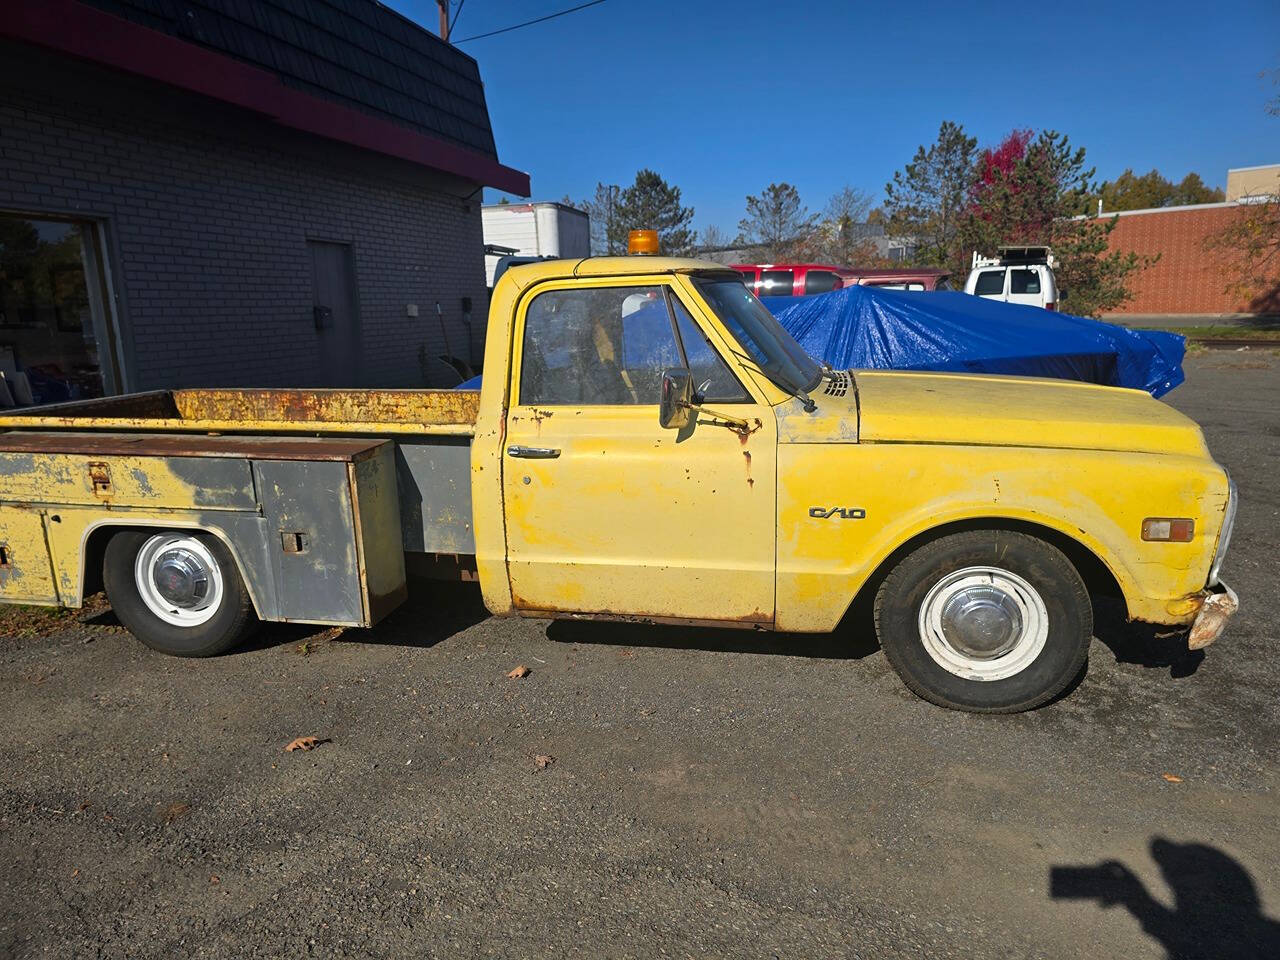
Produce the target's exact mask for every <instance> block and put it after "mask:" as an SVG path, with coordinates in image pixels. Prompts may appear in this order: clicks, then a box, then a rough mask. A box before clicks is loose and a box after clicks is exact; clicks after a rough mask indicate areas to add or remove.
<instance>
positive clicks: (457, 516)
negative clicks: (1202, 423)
mask: <svg viewBox="0 0 1280 960" xmlns="http://www.w3.org/2000/svg"><path fill="white" fill-rule="evenodd" d="M0 431H3V432H0V599H2V600H3V601H5V602H11V603H26V604H50V605H57V606H64V607H75V606H78V605H80V604H81V602H82V600H83V598H84V597H85V595H86V594H87V593H90V592H92V591H94V590H96V589H98V588H99V587H103V588H105V590H106V592H107V595H108V597H109V599H110V601H111V603H112V605H113V607H114V609H115V611H116V613H117V615H118V616H119V618H120V620H121V621H122V622H123V623H124V624H125V625H126V626H127V627H128V628H129V629H130V630H131V631H132V632H133V633H134V634H135V635H136V636H137V637H138V638H139V639H141V640H142V641H143V642H144V643H146V644H148V645H150V646H151V647H154V648H155V649H157V650H160V651H163V652H165V653H170V654H177V655H181V656H207V655H211V654H217V653H221V652H223V651H226V650H228V649H230V648H231V647H232V646H233V645H234V644H236V643H237V642H238V641H239V640H240V639H241V638H242V637H243V636H244V635H245V634H246V632H247V631H248V630H249V629H251V627H252V625H253V624H255V623H256V622H257V621H259V620H289V621H303V622H308V623H322V624H340V625H358V626H369V625H372V624H374V623H376V622H377V621H378V620H379V619H380V618H381V617H382V616H384V615H385V614H386V613H387V612H388V611H390V610H391V609H393V608H394V607H395V606H396V605H397V604H398V603H399V602H400V601H401V600H402V599H403V598H404V597H405V595H406V590H407V587H406V577H405V566H406V554H425V555H428V557H429V558H430V560H431V564H430V565H431V566H432V567H433V568H435V569H448V570H452V571H454V572H455V573H456V574H458V575H461V576H463V577H468V576H474V577H477V578H478V579H479V582H480V586H481V588H482V590H483V594H484V599H485V603H486V605H487V606H488V608H489V610H491V611H492V612H493V613H494V614H496V615H499V616H510V615H516V616H525V617H572V618H606V619H622V620H634V621H643V622H656V623H675V624H711V625H719V626H726V627H745V628H750V629H759V630H780V631H795V632H824V631H833V630H835V629H836V628H837V626H838V625H840V623H841V620H842V618H843V617H844V615H845V613H846V611H847V610H848V609H849V607H850V605H851V604H852V603H853V601H854V600H855V599H856V598H857V597H858V596H859V594H860V593H863V592H864V591H874V594H873V596H874V610H875V622H876V630H877V633H878V636H879V640H880V644H881V646H882V647H883V648H884V651H885V653H886V655H887V656H888V658H889V661H890V662H891V663H892V665H893V667H894V668H895V669H896V670H897V672H898V673H899V675H900V676H901V677H902V679H903V680H904V681H905V682H906V684H907V685H908V686H909V687H910V688H911V689H912V690H914V691H915V692H916V693H917V694H919V695H920V696H922V697H924V698H926V699H928V700H931V701H933V702H934V703H938V704H941V705H943V706H947V707H952V708H956V709H961V710H973V711H1015V710H1024V709H1028V708H1031V707H1035V706H1037V705H1039V704H1042V703H1044V702H1046V701H1047V700H1049V699H1051V698H1053V697H1054V696H1056V695H1057V694H1059V693H1060V692H1061V691H1062V690H1063V689H1064V688H1065V687H1066V686H1067V685H1068V684H1069V683H1070V682H1071V681H1072V680H1073V679H1074V678H1075V677H1076V675H1077V674H1078V673H1079V672H1080V670H1081V669H1082V668H1083V666H1084V663H1085V659H1086V654H1087V651H1088V647H1089V642H1090V637H1091V635H1092V631H1093V613H1092V607H1091V601H1090V593H1089V590H1088V589H1087V585H1090V586H1093V585H1101V586H1103V587H1109V588H1110V589H1112V590H1114V591H1116V592H1118V593H1119V594H1120V595H1121V596H1123V598H1124V601H1125V603H1126V604H1127V610H1128V615H1129V617H1130V618H1133V619H1137V620H1143V621H1149V622H1152V623H1157V624H1169V625H1182V626H1185V627H1187V628H1189V634H1188V637H1189V640H1188V642H1189V643H1190V644H1191V645H1193V646H1203V645H1206V644H1208V643H1210V642H1212V641H1213V640H1214V639H1215V638H1216V637H1217V636H1218V634H1219V633H1220V632H1221V630H1222V628H1223V625H1224V624H1225V622H1226V621H1227V619H1228V618H1229V617H1230V615H1231V614H1232V613H1233V612H1234V610H1235V606H1236V598H1235V595H1234V594H1233V593H1232V592H1231V591H1230V590H1229V589H1227V588H1226V587H1225V586H1224V585H1223V584H1221V583H1220V582H1219V579H1218V570H1219V567H1220V566H1221V563H1222V559H1223V554H1224V553H1225V551H1226V549H1227V544H1228V541H1229V539H1230V535H1231V526H1232V520H1233V518H1234V515H1235V510H1236V496H1235V491H1234V488H1233V487H1232V486H1231V483H1230V481H1229V479H1228V477H1227V474H1226V472H1225V471H1224V470H1223V469H1222V467H1220V466H1219V465H1218V464H1216V463H1215V462H1214V461H1213V459H1212V458H1211V457H1210V455H1209V451H1208V449H1207V448H1206V446H1205V441H1204V437H1203V435H1202V433H1201V431H1200V429H1199V428H1198V427H1197V426H1196V425H1195V424H1194V423H1193V422H1192V421H1190V420H1188V419H1187V418H1186V417H1184V416H1182V415H1181V414H1179V413H1177V412H1176V411H1174V410H1173V409H1171V408H1170V407H1168V406H1166V405H1164V404H1162V403H1160V402H1158V401H1156V400H1153V399H1152V398H1151V397H1149V396H1147V395H1146V394H1144V393H1141V392H1139V391H1134V390H1123V389H1115V388H1108V387H1099V386H1092V385H1087V384H1082V383H1072V382H1060V381H1050V380H1037V379H1026V378H1015V377H993V376H975V375H953V374H926V373H905V372H884V371H877V372H863V371H858V372H853V371H841V370H832V369H829V368H825V367H823V366H821V365H820V364H818V363H816V362H815V361H814V360H813V359H811V358H810V357H809V356H807V355H806V354H805V353H804V352H803V351H802V350H801V349H800V347H799V346H798V345H797V344H796V343H795V341H794V340H793V339H792V338H791V337H790V336H789V335H788V334H787V333H786V332H785V331H784V330H783V329H782V328H781V327H780V326H779V324H778V323H777V321H776V320H775V319H774V318H773V317H772V315H770V314H769V313H768V311H767V310H765V308H764V307H763V306H762V305H761V304H760V302H759V301H758V300H757V299H756V298H755V297H754V296H753V295H752V294H751V293H750V292H748V290H747V289H746V288H745V287H744V286H743V284H742V281H741V279H740V277H739V276H738V275H737V274H735V273H732V272H729V271H726V270H725V269H724V268H722V267H717V266H716V265H714V264H709V263H704V262H699V261H694V260H678V259H669V258H660V257H639V256H637V257H615V258H591V259H585V260H560V261H545V262H540V263H534V264H528V265H525V266H520V267H515V268H512V269H511V270H509V271H507V272H506V273H505V274H504V275H503V276H502V278H501V280H500V282H499V283H498V284H497V287H496V289H495V290H494V293H493V298H492V305H491V310H490V315H489V330H488V342H487V351H486V359H485V365H484V373H483V385H482V388H481V389H480V390H479V391H461V390H457V391H440V390H376V391H361V390H307V391H303V390H174V391H162V392H155V393H147V394H137V395H132V396H124V397H113V398H107V399H103V400H94V401H87V402H82V403H71V404H63V405H60V406H57V407H44V408H36V409H32V410H29V411H24V412H21V413H12V412H11V413H8V414H6V415H5V416H4V417H2V418H0Z"/></svg>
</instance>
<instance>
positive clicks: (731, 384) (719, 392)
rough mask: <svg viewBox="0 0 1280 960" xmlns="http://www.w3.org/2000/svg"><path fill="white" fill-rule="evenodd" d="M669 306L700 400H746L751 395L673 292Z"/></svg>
mask: <svg viewBox="0 0 1280 960" xmlns="http://www.w3.org/2000/svg"><path fill="white" fill-rule="evenodd" d="M671 307H672V309H673V310H674V311H675V315H676V329H677V330H679V331H680V343H681V345H682V346H683V347H684V355H685V357H686V358H688V360H689V372H690V373H691V374H693V385H694V388H695V389H696V390H697V391H698V393H699V394H700V395H701V397H702V399H703V400H706V401H715V402H717V403H746V402H747V401H749V400H750V399H751V398H750V397H749V396H747V391H746V390H744V389H743V388H742V384H740V383H739V382H738V379H737V377H735V376H734V375H733V374H732V373H731V372H730V371H729V368H728V367H727V366H725V363H724V361H723V360H721V359H720V354H718V353H716V351H715V348H714V347H713V346H711V344H710V343H709V342H708V341H707V335H706V334H705V333H703V332H702V328H701V327H699V326H698V324H697V323H695V322H694V319H693V317H691V316H689V311H688V310H686V309H685V308H684V304H682V303H681V302H680V301H679V300H677V299H676V298H675V297H674V296H673V297H672V298H671Z"/></svg>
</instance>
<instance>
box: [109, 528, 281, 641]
mask: <svg viewBox="0 0 1280 960" xmlns="http://www.w3.org/2000/svg"><path fill="white" fill-rule="evenodd" d="M102 581H103V585H104V586H105V587H106V591H107V598H108V599H109V600H110V601H111V606H112V609H114V610H115V613H116V616H117V617H119V618H120V622H121V623H123V624H124V625H125V626H126V627H128V628H129V630H130V632H132V633H133V635H134V636H136V637H137V638H138V639H139V640H141V641H142V642H143V643H145V644H146V645H147V646H149V647H151V648H152V649H153V650H159V651H160V652H161V653H167V654H171V655H173V656H178V657H211V656H215V655H216V654H219V653H225V652H226V651H228V650H230V649H231V648H232V647H234V646H235V645H236V644H238V643H239V642H240V641H241V640H243V639H244V638H245V637H246V636H248V634H249V633H250V632H251V631H252V630H253V628H254V627H255V626H256V625H257V620H256V619H255V617H254V613H253V604H252V603H251V601H250V599H249V591H248V590H246V589H245V586H244V581H243V580H241V578H240V571H239V570H238V569H237V567H236V564H235V560H234V559H232V557H231V552H230V551H229V550H228V549H227V548H226V546H224V545H223V543H222V541H220V540H218V538H217V537H214V536H211V535H210V534H207V533H196V532H192V531H186V530H166V531H163V532H139V531H134V530H125V531H121V532H120V533H117V534H116V535H115V536H114V537H112V538H111V541H110V542H109V543H108V544H107V550H106V555H105V557H104V559H103V564H102Z"/></svg>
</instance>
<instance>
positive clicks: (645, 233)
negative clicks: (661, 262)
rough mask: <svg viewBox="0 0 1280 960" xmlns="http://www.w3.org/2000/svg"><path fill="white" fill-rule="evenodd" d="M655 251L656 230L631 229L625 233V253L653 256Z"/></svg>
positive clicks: (656, 247)
mask: <svg viewBox="0 0 1280 960" xmlns="http://www.w3.org/2000/svg"><path fill="white" fill-rule="evenodd" d="M657 252H658V231H657V230H632V231H631V232H630V233H628V234H627V253H630V254H645V255H649V256H654V255H656V254H657Z"/></svg>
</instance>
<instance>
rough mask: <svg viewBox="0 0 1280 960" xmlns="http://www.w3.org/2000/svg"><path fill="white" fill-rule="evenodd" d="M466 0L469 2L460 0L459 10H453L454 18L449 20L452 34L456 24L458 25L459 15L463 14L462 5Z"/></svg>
mask: <svg viewBox="0 0 1280 960" xmlns="http://www.w3.org/2000/svg"><path fill="white" fill-rule="evenodd" d="M466 2H467V0H458V9H457V10H455V11H453V19H452V20H450V21H449V33H450V34H452V33H453V28H454V27H456V26H457V25H458V17H460V16H461V15H462V5H463V4H464V3H466ZM445 39H446V40H447V39H449V38H448V37H445Z"/></svg>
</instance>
